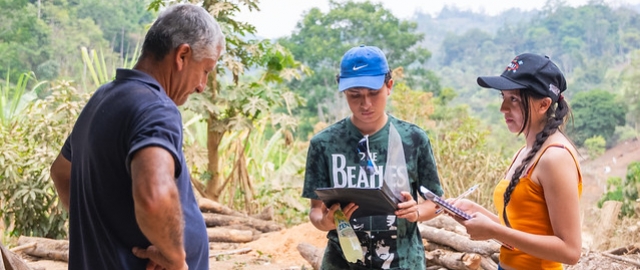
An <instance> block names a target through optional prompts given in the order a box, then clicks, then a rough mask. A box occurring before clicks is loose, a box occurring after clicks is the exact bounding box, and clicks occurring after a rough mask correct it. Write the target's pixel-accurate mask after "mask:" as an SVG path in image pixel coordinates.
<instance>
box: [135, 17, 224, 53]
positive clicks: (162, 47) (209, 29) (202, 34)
mask: <svg viewBox="0 0 640 270" xmlns="http://www.w3.org/2000/svg"><path fill="white" fill-rule="evenodd" d="M181 44H189V46H191V49H192V50H193V58H194V59H195V60H196V61H199V60H201V59H202V58H205V57H207V58H214V59H217V58H218V57H220V54H222V52H223V51H224V50H225V37H224V34H223V33H222V30H221V29H220V25H219V24H218V23H217V22H216V21H215V20H214V19H213V17H212V16H211V14H209V12H207V11H206V10H205V9H204V8H202V7H200V6H196V5H193V4H177V5H173V6H169V7H168V8H167V9H166V10H164V11H163V12H161V13H160V15H158V18H157V19H156V21H155V22H154V23H153V25H151V28H150V29H149V31H148V32H147V35H146V36H145V38H144V43H143V44H142V54H141V56H140V57H141V58H143V57H147V56H153V57H154V58H155V59H156V60H158V61H160V60H162V59H163V58H164V57H165V56H166V55H167V54H169V53H170V52H171V50H173V49H175V48H177V47H178V46H180V45H181ZM149 54H150V55H149Z"/></svg>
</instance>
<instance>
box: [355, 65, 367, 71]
mask: <svg viewBox="0 0 640 270" xmlns="http://www.w3.org/2000/svg"><path fill="white" fill-rule="evenodd" d="M368 65H369V64H366V65H362V66H359V67H356V66H353V70H358V69H361V68H364V67H366V66H368Z"/></svg>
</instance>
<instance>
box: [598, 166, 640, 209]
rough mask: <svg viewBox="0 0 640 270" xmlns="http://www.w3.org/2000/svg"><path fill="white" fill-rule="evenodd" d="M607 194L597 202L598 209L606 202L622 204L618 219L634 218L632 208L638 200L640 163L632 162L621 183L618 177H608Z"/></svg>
mask: <svg viewBox="0 0 640 270" xmlns="http://www.w3.org/2000/svg"><path fill="white" fill-rule="evenodd" d="M607 190H609V191H608V192H607V193H605V194H604V195H603V196H602V198H600V200H599V201H598V207H602V205H603V204H604V202H606V201H611V200H613V201H620V202H622V209H621V210H620V217H622V216H634V215H635V214H636V213H635V210H634V206H635V204H636V200H637V199H638V198H639V197H638V193H639V192H640V162H638V161H634V162H631V164H629V166H627V175H626V177H625V180H624V181H622V179H620V177H610V178H609V179H607Z"/></svg>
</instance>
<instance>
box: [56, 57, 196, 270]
mask: <svg viewBox="0 0 640 270" xmlns="http://www.w3.org/2000/svg"><path fill="white" fill-rule="evenodd" d="M148 146H159V147H162V148H164V149H166V150H167V151H169V153H171V155H172V156H173V158H174V162H175V166H176V167H175V178H176V184H177V186H178V190H179V192H180V202H181V205H182V214H183V218H184V224H185V228H184V245H185V249H186V253H187V263H188V264H189V269H208V257H209V256H208V252H209V247H208V238H207V232H206V226H205V224H204V220H203V218H202V214H201V213H200V210H199V208H198V205H197V202H196V200H195V197H194V194H193V190H192V188H191V182H190V176H189V173H188V170H187V166H186V164H185V160H184V155H183V152H182V117H181V115H180V111H179V110H178V108H177V106H176V105H175V103H173V101H172V100H171V99H170V98H169V97H168V96H167V95H166V93H165V92H164V90H163V89H162V87H161V86H160V84H159V83H158V82H157V81H156V80H155V79H154V78H152V77H151V76H149V75H148V74H146V73H143V72H140V71H136V70H125V69H118V70H117V72H116V78H115V80H114V81H112V82H110V83H107V84H105V85H103V86H102V87H100V88H99V89H98V90H97V91H96V92H95V93H94V94H93V96H92V97H91V99H90V100H89V102H88V103H87V105H86V106H85V107H84V109H83V110H82V112H81V113H80V116H79V117H78V120H77V122H76V124H75V126H74V128H73V131H72V132H71V135H70V136H69V137H68V138H67V140H66V142H65V144H64V146H63V148H62V155H63V156H64V157H65V158H66V159H68V160H69V161H71V164H72V165H71V194H70V195H71V198H70V211H69V249H70V250H69V269H144V267H145V265H146V264H147V260H142V259H139V258H138V257H136V256H135V255H133V253H132V251H131V250H132V248H133V247H136V246H137V247H143V248H144V247H147V246H149V245H150V242H149V241H148V240H147V238H146V237H145V236H144V235H143V234H142V232H141V231H140V228H139V227H138V224H137V222H136V218H135V213H134V204H133V195H132V186H131V185H132V180H131V172H130V170H129V165H130V162H131V157H132V155H133V154H134V153H135V152H136V151H137V150H140V149H142V148H144V147H148Z"/></svg>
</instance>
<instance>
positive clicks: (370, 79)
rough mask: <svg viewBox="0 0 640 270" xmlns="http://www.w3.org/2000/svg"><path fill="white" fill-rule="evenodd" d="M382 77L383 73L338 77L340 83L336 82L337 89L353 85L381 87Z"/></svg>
mask: <svg viewBox="0 0 640 270" xmlns="http://www.w3.org/2000/svg"><path fill="white" fill-rule="evenodd" d="M384 77H385V75H377V76H359V77H351V78H340V83H338V90H339V91H340V92H342V91H344V90H347V89H349V88H354V87H358V88H359V87H364V88H369V89H374V90H378V89H380V88H382V85H383V84H384Z"/></svg>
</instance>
